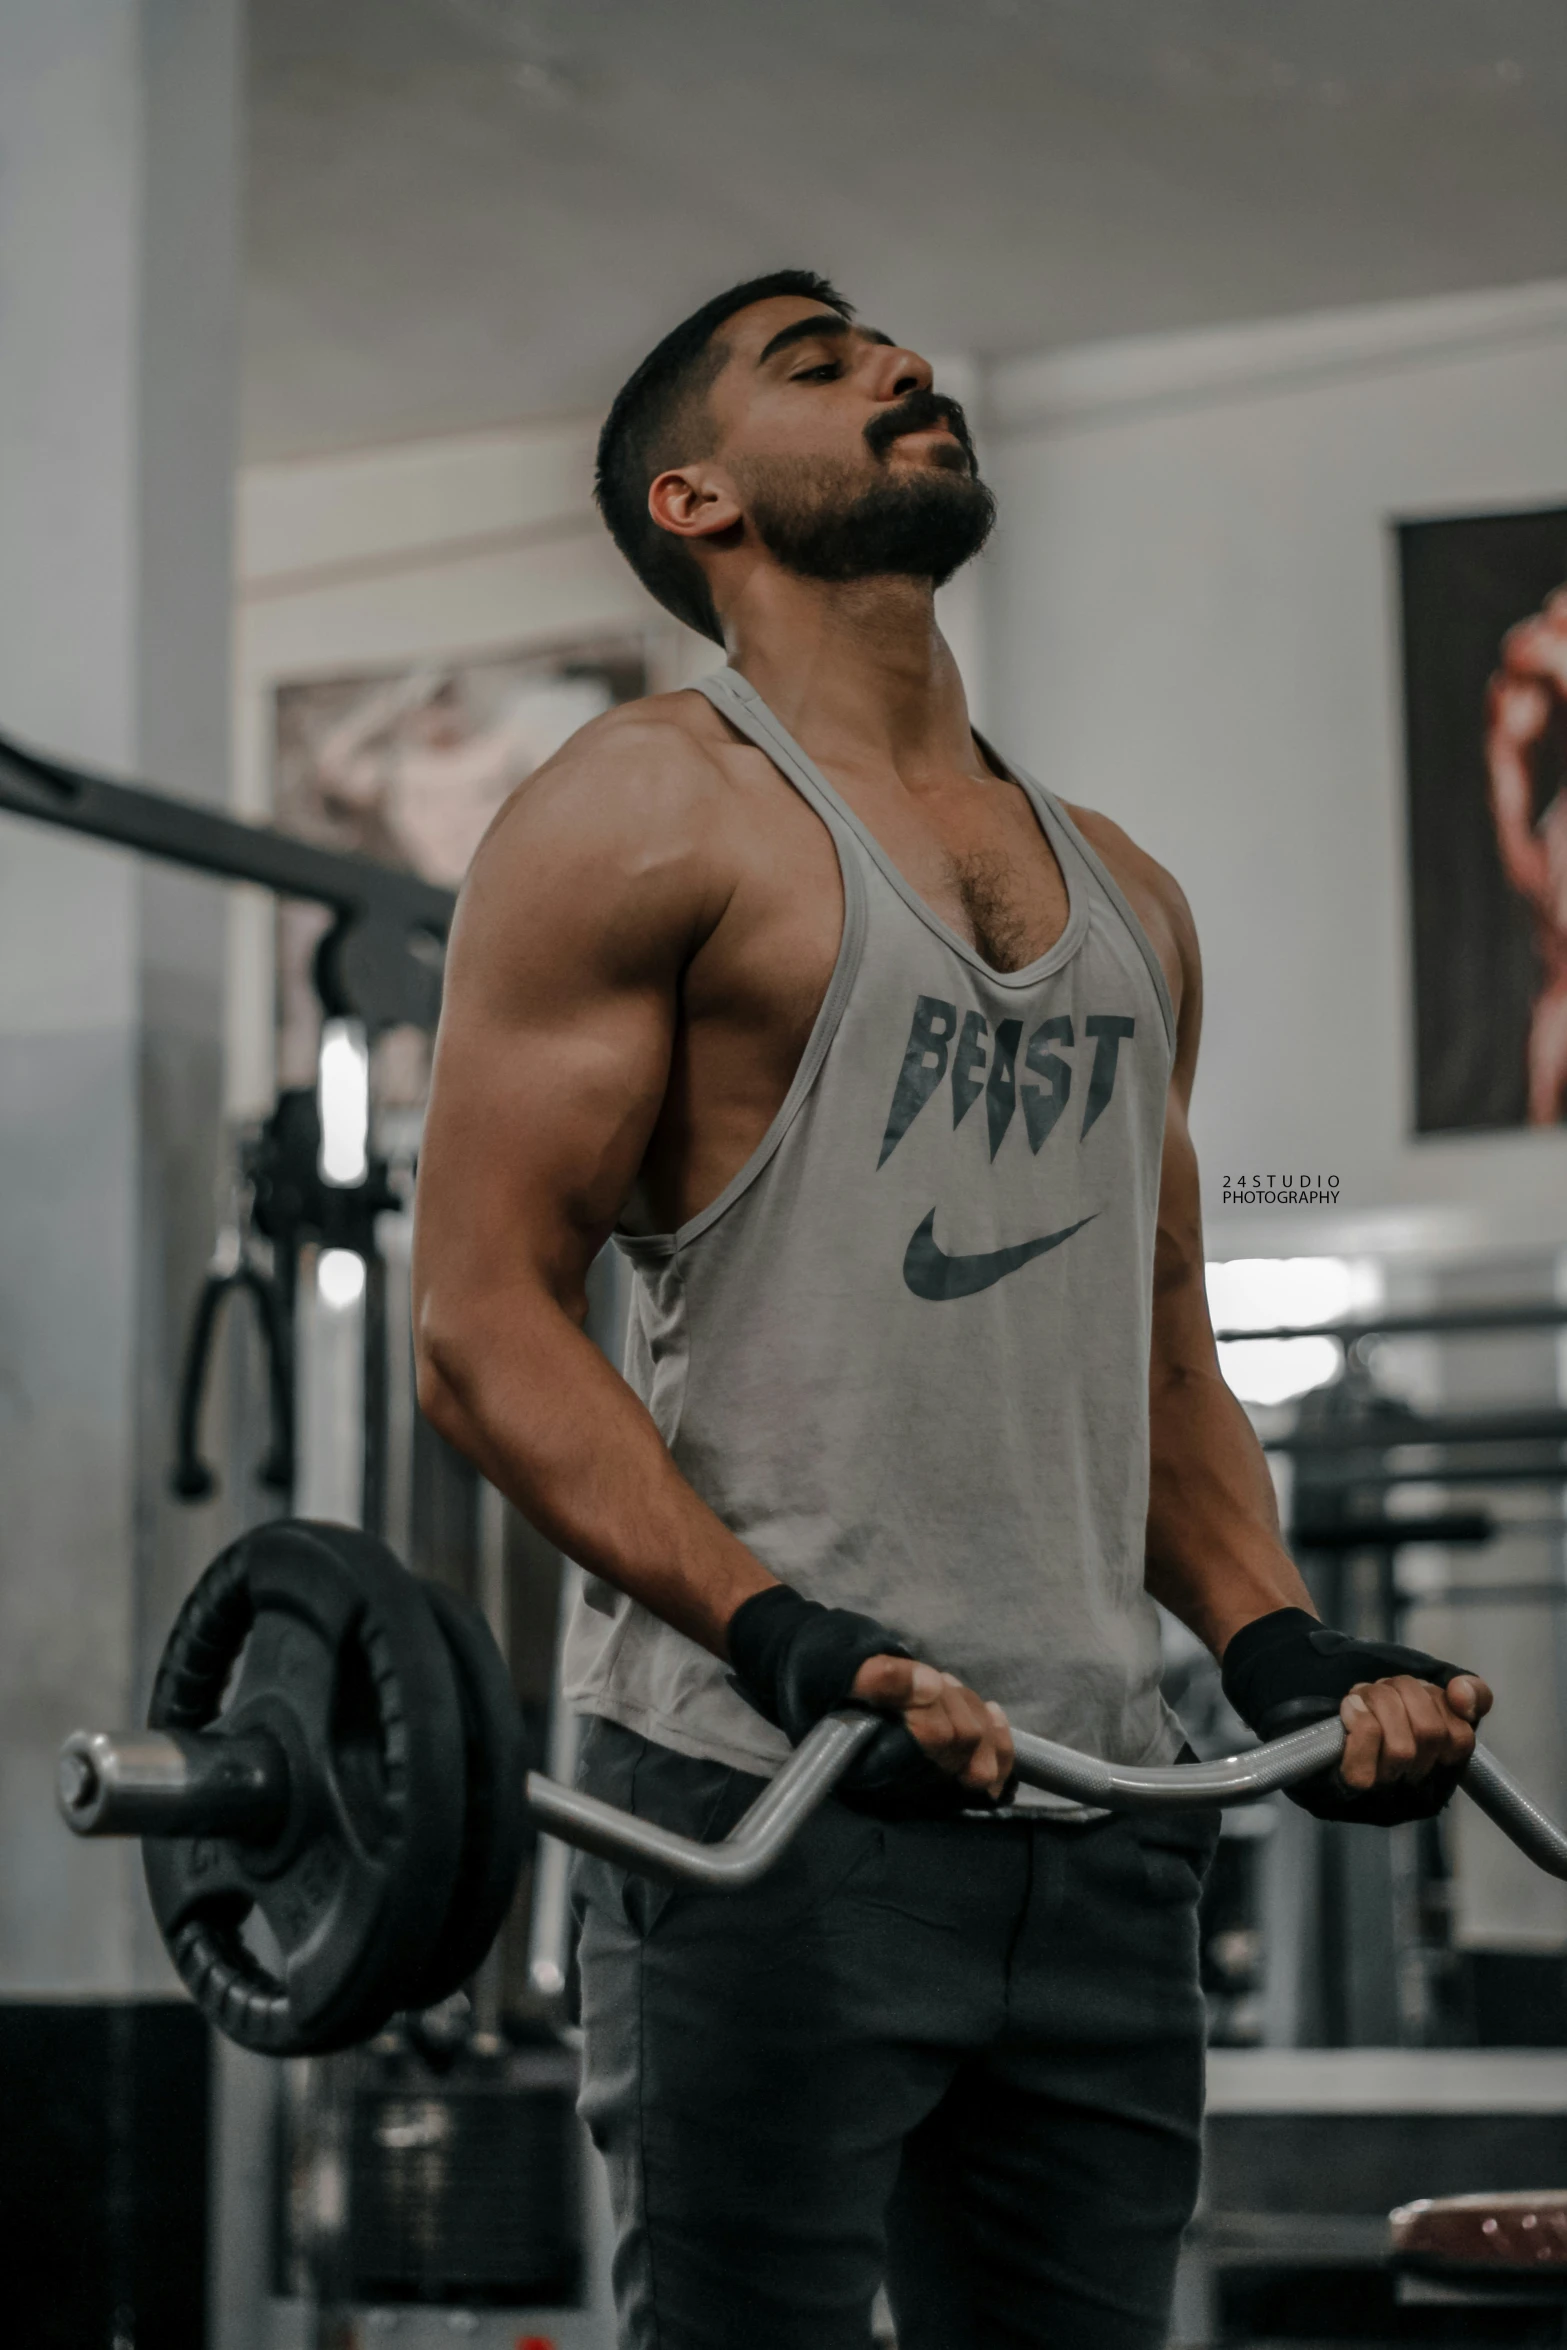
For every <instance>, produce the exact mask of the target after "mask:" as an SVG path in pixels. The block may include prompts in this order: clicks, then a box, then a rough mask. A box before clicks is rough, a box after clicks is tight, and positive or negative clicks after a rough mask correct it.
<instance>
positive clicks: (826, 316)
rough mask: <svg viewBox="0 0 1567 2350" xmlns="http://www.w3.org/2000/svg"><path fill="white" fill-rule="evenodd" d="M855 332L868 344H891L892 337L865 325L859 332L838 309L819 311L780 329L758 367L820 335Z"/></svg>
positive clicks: (765, 346) (759, 359) (811, 341)
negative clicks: (797, 344) (798, 344)
mask: <svg viewBox="0 0 1567 2350" xmlns="http://www.w3.org/2000/svg"><path fill="white" fill-rule="evenodd" d="M856 331H857V332H859V333H860V334H862V335H864V337H865V339H866V341H867V342H868V343H886V344H887V345H888V346H889V347H890V345H891V343H892V337H891V335H884V334H882V333H881V332H880V330H879V329H878V328H876V327H869V326H862V327H860V328H859V329H857V330H856V329H855V328H854V327H852V326H851V325H850V324H849V321H848V320H847V319H846V318H840V317H839V315H838V313H837V311H836V310H818V311H816V312H815V313H814V314H813V315H812V316H811V317H809V318H797V319H795V321H794V323H793V324H792V325H791V326H781V327H780V328H779V329H778V332H777V333H776V334H775V335H774V336H773V338H772V341H771V342H770V343H766V344H764V346H763V348H762V351H761V354H760V356H759V357H758V359H757V362H756V364H757V366H758V367H765V366H766V365H767V362H768V360H769V359H774V358H776V357H777V355H778V353H779V352H780V351H787V350H789V349H790V348H791V347H792V345H794V344H795V343H813V342H815V341H816V339H817V337H818V336H820V335H847V334H853V333H855V332H856Z"/></svg>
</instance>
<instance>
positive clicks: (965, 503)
mask: <svg viewBox="0 0 1567 2350" xmlns="http://www.w3.org/2000/svg"><path fill="white" fill-rule="evenodd" d="M938 422H945V423H949V424H950V425H951V427H952V429H953V432H954V433H955V435H956V437H957V440H958V443H959V445H960V447H961V448H962V450H963V452H964V455H965V457H966V459H967V466H966V468H965V470H964V471H962V472H959V471H958V470H957V468H956V467H951V466H940V467H937V466H930V467H927V468H925V469H922V470H921V471H920V472H918V473H903V474H899V475H892V474H889V475H888V477H887V478H886V479H885V480H884V481H878V482H873V483H872V484H871V486H870V487H869V488H868V489H862V490H859V491H858V492H857V493H855V494H853V495H847V494H846V493H847V491H848V487H849V473H848V468H847V467H836V466H834V467H828V466H818V467H816V468H815V469H814V470H812V471H810V472H803V471H802V470H801V468H800V467H799V466H797V465H783V464H777V463H773V462H771V461H769V460H767V459H765V458H764V459H760V460H756V459H753V460H752V462H751V463H750V464H749V465H748V466H747V467H746V469H745V480H744V483H743V485H742V486H743V489H744V493H745V497H746V504H747V508H748V511H749V514H750V519H751V521H752V523H753V524H754V525H755V528H756V534H757V536H758V538H759V539H760V540H761V542H762V544H763V546H764V547H765V548H766V549H767V551H768V553H769V554H770V555H772V556H773V557H774V558H775V560H776V561H778V562H779V563H781V564H783V566H784V568H785V569H786V570H788V571H793V572H795V573H797V574H798V575H799V576H800V577H801V578H802V579H825V580H834V581H842V580H852V579H883V578H899V579H928V580H929V581H930V582H931V584H932V586H934V587H944V586H945V584H946V582H947V581H948V580H949V579H950V578H951V577H952V575H953V573H954V572H955V571H958V570H960V569H961V568H962V566H963V565H964V564H965V563H967V562H968V561H969V559H970V557H971V556H974V555H977V554H978V553H979V550H980V548H981V547H982V546H983V545H984V544H985V541H986V540H987V539H988V538H989V536H990V533H991V528H992V526H993V525H994V522H995V519H996V501H995V499H994V498H993V497H992V495H991V493H990V491H989V490H988V489H987V488H986V487H985V484H984V483H983V482H982V481H981V480H980V478H979V475H978V474H977V472H975V470H974V453H973V444H972V442H971V441H970V439H969V435H968V430H967V427H966V425H965V423H964V420H963V412H962V410H961V409H960V408H959V407H958V406H957V403H956V402H955V401H949V400H945V399H943V398H941V397H940V395H939V394H936V393H932V392H926V391H916V392H911V393H910V394H909V395H908V396H907V398H906V399H904V400H902V401H900V402H899V403H898V405H897V407H896V408H892V409H887V410H885V411H884V412H883V413H882V414H881V415H880V416H878V417H876V418H874V419H873V420H872V422H871V424H870V425H869V426H868V427H867V429H866V434H865V437H866V439H867V441H868V442H869V443H870V445H871V447H872V450H873V451H874V453H875V454H876V456H877V457H878V458H881V459H883V460H885V458H886V454H887V451H888V449H889V448H890V447H891V446H892V443H893V441H894V440H895V439H896V438H897V437H898V434H899V431H900V430H901V431H911V430H919V429H920V428H922V427H925V426H928V425H931V424H935V423H938Z"/></svg>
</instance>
